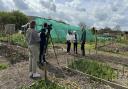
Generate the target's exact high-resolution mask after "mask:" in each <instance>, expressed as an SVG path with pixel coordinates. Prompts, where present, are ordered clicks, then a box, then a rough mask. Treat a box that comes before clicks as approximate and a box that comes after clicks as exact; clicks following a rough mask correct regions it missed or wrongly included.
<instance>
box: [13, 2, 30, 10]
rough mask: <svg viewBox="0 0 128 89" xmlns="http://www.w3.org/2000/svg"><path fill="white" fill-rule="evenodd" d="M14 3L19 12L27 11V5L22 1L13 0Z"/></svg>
mask: <svg viewBox="0 0 128 89" xmlns="http://www.w3.org/2000/svg"><path fill="white" fill-rule="evenodd" d="M13 1H14V3H15V6H16V7H17V8H18V9H20V10H27V9H29V7H28V4H27V3H25V1H24V0H13Z"/></svg>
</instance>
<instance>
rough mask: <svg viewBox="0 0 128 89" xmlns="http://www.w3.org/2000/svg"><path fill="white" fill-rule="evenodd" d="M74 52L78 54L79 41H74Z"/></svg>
mask: <svg viewBox="0 0 128 89" xmlns="http://www.w3.org/2000/svg"><path fill="white" fill-rule="evenodd" d="M74 53H76V54H77V42H75V43H74Z"/></svg>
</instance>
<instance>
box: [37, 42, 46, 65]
mask: <svg viewBox="0 0 128 89" xmlns="http://www.w3.org/2000/svg"><path fill="white" fill-rule="evenodd" d="M45 46H46V45H45V44H44V43H40V54H39V62H40V63H43V62H46V60H45Z"/></svg>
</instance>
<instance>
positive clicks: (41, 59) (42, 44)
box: [39, 23, 47, 65]
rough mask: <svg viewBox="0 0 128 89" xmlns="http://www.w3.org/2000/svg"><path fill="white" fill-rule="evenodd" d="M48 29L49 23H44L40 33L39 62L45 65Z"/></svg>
mask: <svg viewBox="0 0 128 89" xmlns="http://www.w3.org/2000/svg"><path fill="white" fill-rule="evenodd" d="M46 29H47V23H44V25H43V27H42V29H41V33H40V54H39V63H40V64H41V65H43V63H44V62H46V60H45V49H46V43H47V34H46Z"/></svg>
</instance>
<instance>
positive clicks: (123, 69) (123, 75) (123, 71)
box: [122, 66, 125, 77]
mask: <svg viewBox="0 0 128 89" xmlns="http://www.w3.org/2000/svg"><path fill="white" fill-rule="evenodd" d="M124 71H125V69H124V66H123V75H122V77H123V76H124Z"/></svg>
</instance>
